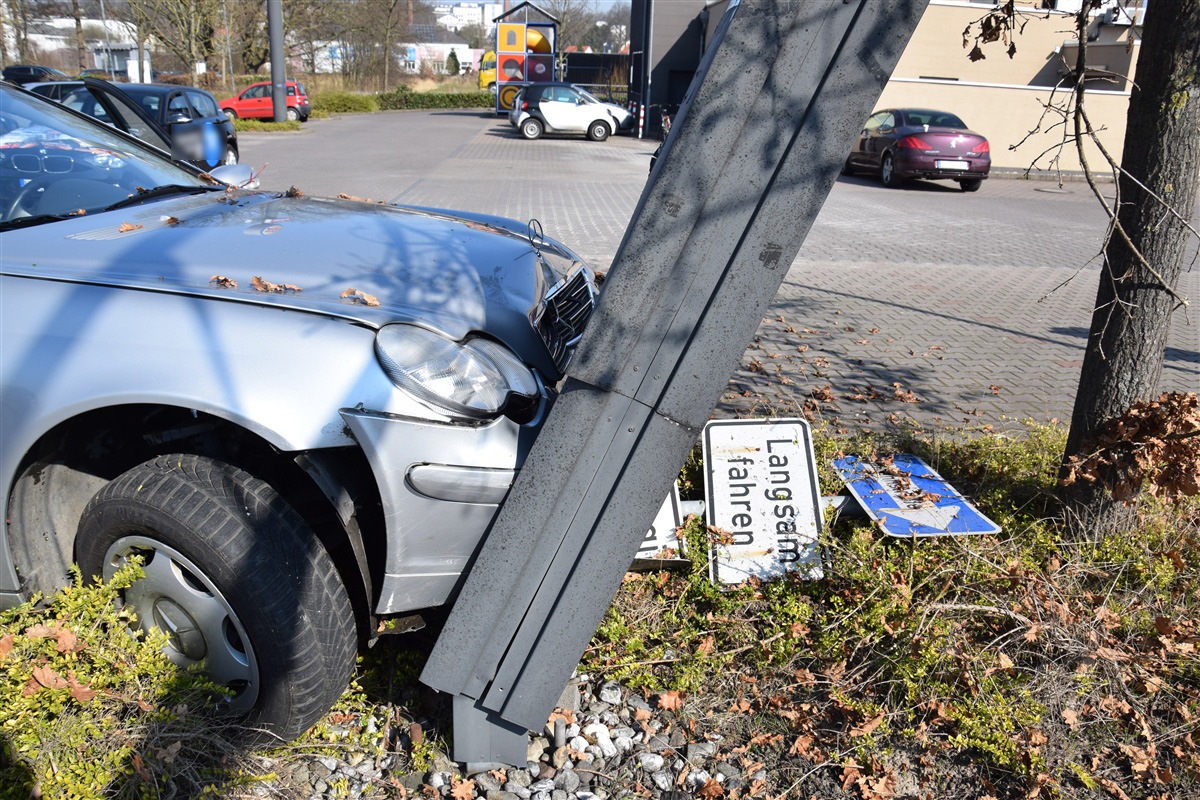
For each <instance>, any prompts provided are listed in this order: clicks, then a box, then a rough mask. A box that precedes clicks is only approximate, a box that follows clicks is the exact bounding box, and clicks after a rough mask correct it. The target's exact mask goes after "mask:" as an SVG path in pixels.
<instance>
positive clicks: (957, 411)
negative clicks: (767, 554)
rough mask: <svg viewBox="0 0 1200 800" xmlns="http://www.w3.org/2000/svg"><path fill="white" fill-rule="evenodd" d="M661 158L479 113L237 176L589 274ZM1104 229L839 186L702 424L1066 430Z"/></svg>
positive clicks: (1043, 213)
mask: <svg viewBox="0 0 1200 800" xmlns="http://www.w3.org/2000/svg"><path fill="white" fill-rule="evenodd" d="M656 145H657V143H656V142H653V141H650V140H637V139H634V138H632V137H626V136H622V137H614V138H611V139H609V140H608V141H607V142H604V143H594V142H588V141H585V140H583V139H565V138H564V139H542V140H539V141H536V142H526V141H524V140H521V139H519V138H518V137H517V136H516V135H515V134H514V133H513V132H512V129H511V128H510V127H509V125H508V123H507V120H506V119H502V118H496V117H493V116H491V115H489V114H480V113H476V112H428V113H426V112H395V113H382V114H374V115H347V116H344V117H339V118H335V119H331V120H320V121H312V122H310V123H308V124H307V125H306V131H305V133H304V134H302V135H291V136H271V135H264V134H243V135H242V136H241V151H242V160H243V162H244V163H249V164H251V165H254V166H255V167H261V166H263V164H268V163H269V167H268V168H267V169H266V170H265V171H264V172H263V174H262V180H263V185H264V187H266V188H274V189H286V188H287V187H288V186H291V185H296V186H298V187H300V188H301V189H303V190H304V191H305V192H307V193H309V194H318V195H335V194H338V193H347V194H351V195H356V196H360V197H373V198H376V199H389V200H394V201H396V202H401V203H410V204H414V205H428V206H438V207H445V208H462V209H467V210H471V211H481V212H487V213H493V214H499V215H502V216H507V217H512V218H515V219H520V220H527V219H530V218H536V219H538V220H539V221H540V222H541V223H542V225H543V227H544V229H545V231H546V232H547V234H549V235H551V236H554V237H555V238H558V239H560V240H562V241H563V242H565V243H566V244H568V245H569V246H571V247H573V248H574V249H575V250H576V252H578V253H579V254H580V255H581V256H582V257H584V258H585V259H586V260H587V261H588V262H589V263H591V264H592V265H593V266H594V267H596V268H597V269H599V270H606V269H607V268H608V267H609V265H610V264H611V263H612V260H613V258H614V256H615V255H616V252H617V249H618V246H619V244H620V241H621V237H622V235H623V234H624V230H625V226H626V224H627V223H628V220H629V218H630V216H631V214H632V212H633V209H634V206H635V205H636V203H637V200H638V198H639V196H640V194H641V192H642V189H643V187H644V185H645V181H646V176H647V167H648V165H649V156H650V153H651V152H653V150H654V148H655V147H656ZM1103 191H1104V193H1106V194H1109V195H1111V192H1112V186H1111V184H1110V185H1107V186H1105V187H1103ZM1110 199H1111V197H1110ZM1103 232H1104V214H1103V212H1102V210H1101V207H1100V206H1099V204H1098V202H1097V200H1096V199H1095V198H1094V197H1093V196H1092V195H1091V194H1090V191H1089V190H1088V188H1087V186H1086V184H1082V183H1072V184H1067V185H1065V186H1063V187H1059V186H1057V185H1056V184H1054V183H1052V182H1045V181H1022V180H1011V179H999V178H993V179H991V180H989V181H987V182H986V183H985V184H984V185H983V188H982V189H981V190H980V191H979V192H977V193H973V194H965V193H962V192H960V191H958V188H957V186H955V185H953V184H942V183H930V182H918V183H914V184H911V185H910V186H909V187H907V188H904V189H900V190H889V189H885V188H883V187H882V186H881V185H880V184H879V183H878V182H877V181H874V180H872V179H870V178H867V177H854V178H845V177H843V178H841V179H839V181H838V184H837V185H836V186H835V187H834V190H833V192H832V193H831V195H830V197H829V200H828V201H827V202H826V204H825V206H824V208H823V209H822V211H821V214H820V215H819V217H818V218H817V221H816V223H815V224H814V226H813V229H812V230H811V232H810V234H809V236H808V238H807V240H806V242H805V245H804V247H803V248H802V250H801V252H800V255H799V257H798V258H797V259H796V261H795V263H793V265H792V267H791V269H790V270H789V272H788V275H787V278H786V280H785V282H784V284H783V286H782V287H781V289H780V292H779V295H778V297H777V298H776V300H775V302H774V303H773V304H772V307H771V310H770V312H769V314H768V315H767V317H766V318H765V319H764V320H763V323H762V325H761V326H760V328H759V330H758V333H757V336H756V337H755V341H753V342H751V343H750V347H749V349H748V350H747V352H746V355H745V357H744V358H743V359H742V363H741V365H740V367H739V369H738V370H737V372H736V373H735V375H734V377H733V380H732V381H731V383H730V386H729V388H728V390H727V391H726V393H725V395H724V398H723V401H722V404H721V406H720V407H719V408H718V411H717V414H718V415H720V416H730V415H740V416H746V415H760V414H761V415H766V414H773V415H783V414H788V415H791V414H802V413H805V412H806V411H807V414H808V415H809V416H812V417H814V418H819V419H824V420H829V421H831V422H834V423H835V424H836V425H837V426H839V427H842V428H845V429H848V430H849V429H853V428H857V427H872V428H879V427H885V426H887V425H888V424H889V423H890V422H896V421H900V420H903V419H911V420H914V421H917V422H919V423H921V424H926V425H940V424H947V425H960V424H963V423H965V424H968V425H972V426H974V425H993V426H996V427H1003V428H1008V427H1015V426H1017V425H1019V421H1020V420H1023V419H1032V420H1035V421H1040V422H1046V421H1049V420H1052V419H1058V420H1064V421H1065V420H1066V419H1068V418H1069V417H1070V412H1071V404H1072V401H1073V398H1074V395H1075V388H1076V384H1077V383H1078V379H1079V368H1080V366H1081V363H1082V358H1083V347H1084V343H1085V340H1086V336H1087V331H1088V326H1089V322H1090V315H1091V308H1092V306H1093V301H1094V297H1095V293H1096V288H1097V281H1098V275H1099V272H1098V266H1097V254H1098V253H1099V251H1100V247H1101V240H1102V235H1103ZM1195 257H1196V246H1195V244H1194V243H1193V245H1192V246H1191V248H1190V251H1189V260H1190V261H1189V263H1191V264H1192V266H1191V267H1190V268H1188V269H1187V271H1186V272H1185V274H1184V275H1183V277H1182V280H1181V282H1180V287H1179V289H1180V293H1181V294H1183V295H1184V296H1186V297H1188V298H1190V299H1191V301H1192V308H1191V309H1190V310H1180V311H1178V312H1176V313H1175V314H1174V315H1173V317H1172V326H1171V338H1170V342H1169V347H1168V350H1167V359H1166V365H1165V368H1164V371H1163V377H1162V382H1161V388H1162V389H1163V390H1184V391H1200V317H1198V316H1197V310H1196V308H1195V306H1196V298H1197V297H1198V296H1200V268H1197V266H1196V265H1195V262H1194V259H1195Z"/></svg>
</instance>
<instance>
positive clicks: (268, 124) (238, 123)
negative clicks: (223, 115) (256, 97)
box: [233, 119, 303, 133]
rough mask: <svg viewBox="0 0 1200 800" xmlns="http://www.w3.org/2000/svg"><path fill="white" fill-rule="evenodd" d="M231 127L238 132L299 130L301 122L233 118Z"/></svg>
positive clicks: (301, 126)
mask: <svg viewBox="0 0 1200 800" xmlns="http://www.w3.org/2000/svg"><path fill="white" fill-rule="evenodd" d="M233 127H234V130H236V131H237V132H238V133H278V132H281V131H298V130H301V129H302V128H303V123H301V122H300V120H295V119H287V120H284V121H283V122H273V121H271V120H265V119H235V120H234V121H233Z"/></svg>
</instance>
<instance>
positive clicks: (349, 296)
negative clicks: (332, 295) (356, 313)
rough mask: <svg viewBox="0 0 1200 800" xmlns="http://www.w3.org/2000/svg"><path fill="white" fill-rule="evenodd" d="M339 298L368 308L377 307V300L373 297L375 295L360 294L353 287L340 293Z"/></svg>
mask: <svg viewBox="0 0 1200 800" xmlns="http://www.w3.org/2000/svg"><path fill="white" fill-rule="evenodd" d="M341 297H342V299H343V300H350V301H351V302H354V303H357V304H359V305H364V306H367V307H368V308H378V307H379V298H377V297H375V295H372V294H367V293H366V292H360V291H359V290H358V289H355V288H354V287H350V288H349V289H347V290H346V291H344V292H342V294H341Z"/></svg>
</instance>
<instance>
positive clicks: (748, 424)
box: [703, 419, 822, 585]
mask: <svg viewBox="0 0 1200 800" xmlns="http://www.w3.org/2000/svg"><path fill="white" fill-rule="evenodd" d="M703 447H704V472H705V487H704V488H705V494H706V497H707V506H706V512H705V513H706V516H707V518H708V524H709V525H712V526H714V527H716V528H718V529H720V530H721V531H723V532H724V533H725V534H726V535H727V538H726V539H725V540H722V541H718V542H714V543H713V545H712V547H711V550H710V553H709V560H708V563H709V571H710V573H711V577H712V578H713V580H714V581H720V582H721V583H723V584H726V585H735V584H738V583H741V582H742V581H744V580H746V579H747V578H751V577H757V578H771V577H774V576H777V575H782V574H783V573H785V572H788V571H791V570H799V571H801V572H802V574H804V575H805V576H806V577H809V578H820V577H822V569H821V552H820V548H819V547H818V545H817V538H818V536H819V535H820V532H821V504H820V496H821V493H820V490H819V488H818V484H817V466H816V459H815V458H814V456H813V447H812V435H811V433H810V431H809V427H808V423H807V422H805V421H804V420H802V419H763V420H713V421H710V422H709V423H708V424H706V425H705V426H704V439H703Z"/></svg>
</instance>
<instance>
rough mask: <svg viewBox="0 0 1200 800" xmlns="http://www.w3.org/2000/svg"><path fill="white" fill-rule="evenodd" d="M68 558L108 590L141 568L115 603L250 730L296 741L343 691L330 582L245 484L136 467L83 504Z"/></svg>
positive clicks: (228, 470)
mask: <svg viewBox="0 0 1200 800" xmlns="http://www.w3.org/2000/svg"><path fill="white" fill-rule="evenodd" d="M75 554H76V557H77V559H78V560H79V564H80V567H81V568H82V569H83V573H84V575H87V576H102V577H105V578H107V577H109V576H111V575H112V574H113V572H115V570H116V569H117V567H119V566H120V564H121V563H123V561H124V559H125V558H127V557H128V556H130V555H133V554H141V555H143V556H144V557H145V559H146V561H145V566H144V569H145V571H146V577H145V578H144V579H142V580H140V581H138V582H136V583H135V584H134V585H133V586H131V587H130V588H129V589H127V590H125V592H124V593H123V600H124V602H125V603H126V604H127V605H129V606H132V607H133V609H134V610H135V611H136V612H137V613H138V619H139V622H140V624H141V625H142V626H143V627H150V626H152V625H157V627H159V628H162V629H164V630H167V629H168V628H169V629H170V630H168V634H169V635H171V645H170V646H168V648H167V655H168V656H169V657H170V658H171V660H172V661H174V662H175V663H177V664H180V665H184V666H187V665H191V664H197V663H201V662H203V664H204V666H205V668H206V669H207V670H208V671H209V675H210V676H211V677H213V678H214V680H216V681H217V682H218V683H220V684H222V685H225V686H227V687H228V688H229V690H230V692H229V695H228V696H227V698H226V701H225V702H224V703H223V704H222V705H223V706H224V709H223V710H225V711H228V712H229V713H231V714H234V715H237V716H241V717H244V718H245V721H246V722H247V723H248V724H249V725H250V726H252V727H254V728H258V729H265V730H266V731H268V732H269V734H270V735H272V736H278V737H280V738H282V739H284V740H290V739H294V738H295V737H297V736H299V735H300V734H301V733H303V732H304V731H306V730H308V728H309V727H311V726H312V725H313V723H315V722H316V721H317V720H318V719H319V718H320V717H321V716H322V715H323V714H324V713H325V712H326V711H328V710H329V707H330V706H331V705H332V704H333V702H334V700H336V699H337V698H338V696H339V695H340V694H341V693H342V691H343V690H344V689H345V687H346V684H347V682H348V681H349V678H350V672H351V670H352V669H353V666H354V655H355V651H356V648H357V640H356V633H355V625H354V616H353V611H352V610H351V607H350V601H349V598H348V597H347V594H346V590H345V587H344V586H343V584H342V581H341V578H340V577H339V576H338V572H337V569H336V567H335V566H334V564H333V561H332V560H331V559H330V557H329V554H328V553H326V552H325V550H324V549H323V548H322V547H321V545H320V543H319V542H318V541H317V538H316V536H315V535H314V534H313V532H312V531H311V530H310V529H309V527H308V525H307V524H306V523H305V521H304V520H303V518H301V516H300V515H299V514H298V513H297V512H296V510H295V509H293V508H292V507H291V506H290V505H288V504H287V502H286V501H285V500H284V499H283V498H282V497H280V496H279V494H278V493H276V492H275V490H274V489H272V488H271V487H270V486H268V485H267V484H266V483H264V482H263V481H261V480H259V479H257V478H255V477H254V476H252V475H250V474H249V473H247V472H244V471H242V470H240V469H238V468H236V467H233V466H230V465H229V464H224V463H222V462H220V461H215V460H213V459H209V458H204V457H200V456H193V455H168V456H160V457H159V458H156V459H154V460H152V461H147V462H145V463H143V464H139V465H138V466H136V467H134V468H133V469H131V470H129V471H128V472H126V473H125V474H123V475H121V476H119V477H117V478H116V479H115V480H113V481H112V482H111V483H109V484H107V485H106V486H105V487H104V488H103V489H101V490H100V491H99V492H98V493H97V494H96V496H95V497H93V498H92V500H91V502H89V503H88V505H87V508H86V509H85V510H84V512H83V516H82V518H81V520H80V523H79V532H78V534H77V536H76V539H75ZM248 735H250V734H248Z"/></svg>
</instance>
